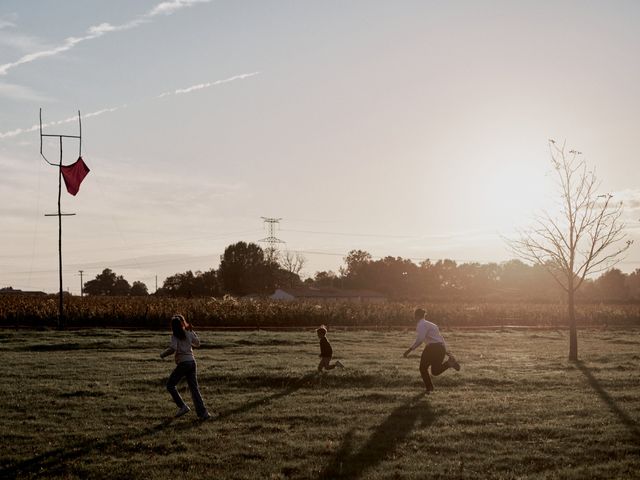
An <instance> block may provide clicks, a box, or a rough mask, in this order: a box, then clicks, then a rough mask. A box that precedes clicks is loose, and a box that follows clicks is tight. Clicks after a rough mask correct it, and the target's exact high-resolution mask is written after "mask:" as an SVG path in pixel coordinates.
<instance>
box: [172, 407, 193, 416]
mask: <svg viewBox="0 0 640 480" xmlns="http://www.w3.org/2000/svg"><path fill="white" fill-rule="evenodd" d="M190 411H191V409H190V408H189V407H188V406H187V405H185V406H184V407H182V408H179V409H178V411H177V412H176V415H175V417H176V418H178V417H181V416H183V415H185V414H187V413H189V412H190Z"/></svg>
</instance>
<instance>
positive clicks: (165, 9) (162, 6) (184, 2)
mask: <svg viewBox="0 0 640 480" xmlns="http://www.w3.org/2000/svg"><path fill="white" fill-rule="evenodd" d="M210 1H211V0H173V1H170V2H162V3H159V4H158V5H156V6H155V7H153V8H152V9H151V10H150V11H149V12H148V13H147V14H146V16H147V17H155V16H157V15H171V14H173V13H175V12H176V11H177V10H180V9H181V8H185V7H191V6H192V5H196V4H198V3H209V2H210Z"/></svg>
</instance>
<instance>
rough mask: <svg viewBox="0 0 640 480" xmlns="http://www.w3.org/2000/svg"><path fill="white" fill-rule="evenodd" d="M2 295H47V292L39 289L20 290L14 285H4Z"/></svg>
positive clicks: (0, 293)
mask: <svg viewBox="0 0 640 480" xmlns="http://www.w3.org/2000/svg"><path fill="white" fill-rule="evenodd" d="M0 295H23V296H28V297H42V296H46V295H47V294H46V293H44V292H38V291H29V290H19V289H15V288H13V287H4V288H0Z"/></svg>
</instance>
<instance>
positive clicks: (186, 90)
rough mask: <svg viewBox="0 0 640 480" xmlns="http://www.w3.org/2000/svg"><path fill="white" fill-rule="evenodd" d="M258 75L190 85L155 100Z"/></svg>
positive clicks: (243, 75) (246, 75)
mask: <svg viewBox="0 0 640 480" xmlns="http://www.w3.org/2000/svg"><path fill="white" fill-rule="evenodd" d="M259 73H260V72H252V73H243V74H242V75H235V76H233V77H229V78H225V79H224V80H216V81H215V82H207V83H199V84H197V85H192V86H190V87H187V88H178V89H177V90H174V91H172V92H165V93H161V94H160V95H158V96H157V97H156V98H162V97H166V96H168V95H180V94H182V93H191V92H193V91H195V90H202V89H203V88H209V87H215V86H216V85H221V84H223V83H229V82H233V81H234V80H244V79H245V78H249V77H253V76H254V75H258V74H259Z"/></svg>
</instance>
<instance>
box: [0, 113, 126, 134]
mask: <svg viewBox="0 0 640 480" xmlns="http://www.w3.org/2000/svg"><path fill="white" fill-rule="evenodd" d="M123 108H127V105H126V104H123V105H118V106H117V107H110V108H103V109H101V110H97V111H95V112H90V113H86V114H84V115H83V116H82V117H83V118H91V117H97V116H99V115H102V114H104V113H111V112H115V111H117V110H121V109H123ZM77 121H78V117H77V116H75V115H74V116H73V117H68V118H65V119H63V120H57V121H54V122H47V123H43V124H42V129H43V130H44V129H46V128H48V127H52V126H55V125H63V124H65V123H71V122H77ZM39 129H40V124H35V125H33V126H31V127H29V128H16V129H15V130H9V131H7V132H0V139H2V138H9V137H15V136H17V135H21V134H23V133H30V132H36V131H38V130H39Z"/></svg>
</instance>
